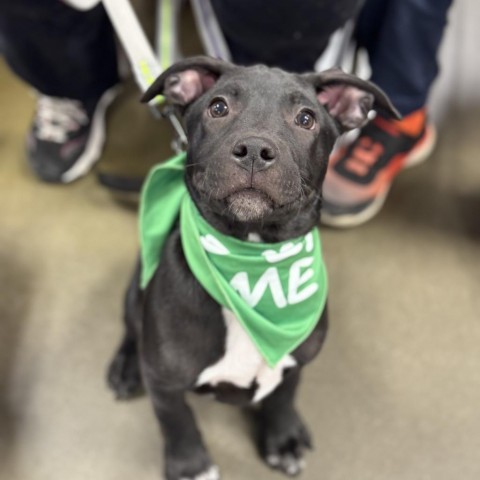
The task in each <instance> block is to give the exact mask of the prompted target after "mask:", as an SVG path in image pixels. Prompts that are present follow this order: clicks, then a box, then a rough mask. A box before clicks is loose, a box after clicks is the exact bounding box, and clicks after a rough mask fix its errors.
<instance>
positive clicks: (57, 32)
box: [0, 0, 118, 101]
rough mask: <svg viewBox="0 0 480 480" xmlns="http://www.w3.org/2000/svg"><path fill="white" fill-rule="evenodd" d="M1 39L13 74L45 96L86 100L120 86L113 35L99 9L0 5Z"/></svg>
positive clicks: (52, 1)
mask: <svg viewBox="0 0 480 480" xmlns="http://www.w3.org/2000/svg"><path fill="white" fill-rule="evenodd" d="M0 36H1V37H2V41H1V42H0V44H1V45H2V50H3V52H2V53H3V54H4V55H5V58H6V61H7V63H8V64H9V65H10V67H11V68H12V70H13V71H14V72H15V73H16V74H17V75H18V76H19V77H21V78H22V79H23V80H24V81H25V82H27V83H28V84H30V85H31V86H33V87H34V88H35V89H36V90H38V91H39V92H41V93H43V94H45V95H50V96H55V97H67V98H74V99H78V100H82V101H84V100H88V99H92V98H96V97H98V96H100V95H101V94H102V93H103V92H104V91H105V90H106V89H107V88H109V87H111V86H113V85H114V84H115V83H117V82H118V72H117V59H116V48H115V42H114V38H113V31H112V27H111V25H110V22H109V20H108V18H107V16H106V13H105V11H104V9H103V7H102V6H101V5H99V6H97V7H95V8H93V9H91V10H89V11H86V12H83V11H77V10H75V9H73V8H71V7H69V6H67V5H66V4H64V3H63V2H61V1H60V0H15V1H8V2H2V4H1V5H0Z"/></svg>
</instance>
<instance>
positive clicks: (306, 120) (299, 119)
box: [295, 110, 315, 130]
mask: <svg viewBox="0 0 480 480" xmlns="http://www.w3.org/2000/svg"><path fill="white" fill-rule="evenodd" d="M295 123H296V124H297V125H298V126H299V127H302V128H305V129H306V130H311V129H312V128H313V127H314V126H315V117H314V116H313V114H312V113H310V112H308V111H307V110H303V111H301V112H300V113H299V114H298V115H297V116H296V118H295Z"/></svg>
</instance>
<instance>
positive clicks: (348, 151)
mask: <svg viewBox="0 0 480 480" xmlns="http://www.w3.org/2000/svg"><path fill="white" fill-rule="evenodd" d="M435 140H436V131H435V128H434V126H433V125H432V124H429V123H427V119H426V113H425V109H420V110H416V111H415V112H413V113H411V114H410V115H407V116H406V117H404V118H403V119H402V120H391V119H386V118H384V117H381V116H379V115H377V117H375V119H374V120H373V121H372V122H371V123H369V124H368V125H366V126H365V127H363V128H362V129H361V130H360V133H359V135H358V137H357V138H356V139H355V140H354V141H353V142H352V143H350V144H349V145H347V146H346V147H343V148H340V149H339V150H338V151H337V152H335V153H334V154H332V156H331V158H330V161H329V166H328V172H327V176H326V178H325V183H324V186H323V208H322V217H321V219H322V223H323V224H325V225H329V226H333V227H345V228H346V227H354V226H357V225H361V224H362V223H365V222H367V221H368V220H370V219H371V218H372V217H374V216H375V215H376V214H377V213H378V212H379V211H380V209H381V208H382V206H383V204H384V202H385V199H386V198H387V194H388V191H389V190H390V187H391V184H392V182H393V179H394V178H395V176H396V175H397V174H398V173H399V172H400V171H401V170H402V169H404V168H407V167H410V166H413V165H417V164H419V163H420V162H422V161H424V160H426V159H427V157H428V156H429V155H430V153H431V152H432V150H433V148H434V146H435Z"/></svg>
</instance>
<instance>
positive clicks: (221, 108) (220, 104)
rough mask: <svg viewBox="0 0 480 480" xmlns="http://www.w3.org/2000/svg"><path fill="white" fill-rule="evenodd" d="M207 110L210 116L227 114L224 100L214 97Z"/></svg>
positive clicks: (216, 116)
mask: <svg viewBox="0 0 480 480" xmlns="http://www.w3.org/2000/svg"><path fill="white" fill-rule="evenodd" d="M208 111H209V112H210V115H211V116H212V117H215V118H218V117H224V116H225V115H227V114H228V105H227V104H226V103H225V101H224V100H220V99H216V100H214V101H213V102H212V104H211V105H210V107H209V109H208Z"/></svg>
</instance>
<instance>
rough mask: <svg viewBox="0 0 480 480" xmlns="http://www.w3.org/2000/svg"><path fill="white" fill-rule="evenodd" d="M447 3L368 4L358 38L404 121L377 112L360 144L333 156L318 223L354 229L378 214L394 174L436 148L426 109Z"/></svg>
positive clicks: (399, 0)
mask: <svg viewBox="0 0 480 480" xmlns="http://www.w3.org/2000/svg"><path fill="white" fill-rule="evenodd" d="M450 4H451V0H367V2H366V5H365V7H364V10H363V11H362V13H361V15H360V17H359V21H358V28H357V41H358V43H359V45H361V46H364V47H365V48H366V49H367V51H368V53H369V57H370V64H371V68H372V77H371V80H372V81H373V82H375V83H376V84H377V85H379V86H380V87H381V88H382V89H383V90H384V91H385V92H386V93H387V95H389V97H390V99H391V100H392V103H393V104H394V105H395V107H396V108H397V109H398V110H399V111H400V113H401V114H402V115H404V118H403V119H402V120H400V121H396V120H391V119H388V118H385V117H383V116H382V113H381V112H379V114H378V115H377V117H376V118H375V120H373V122H371V123H370V124H369V125H367V126H366V127H364V128H363V129H362V130H361V131H360V133H359V136H358V138H357V139H355V140H354V141H353V142H352V143H351V144H350V145H349V146H348V147H346V148H343V149H341V150H340V151H339V152H337V153H336V154H335V155H333V156H332V158H331V159H330V165H329V170H328V173H327V177H326V181H325V185H324V210H323V218H322V220H323V222H324V223H325V224H327V225H332V226H337V227H351V226H355V225H359V224H361V223H364V222H366V221H368V220H369V219H371V218H372V217H373V216H375V215H376V213H378V211H379V210H380V209H381V207H382V205H383V203H384V201H385V199H386V197H387V194H388V191H389V189H390V186H391V184H392V181H393V179H394V178H395V176H396V175H397V174H398V173H399V172H400V171H401V170H402V169H403V168H405V167H407V166H411V165H415V164H417V163H419V162H421V161H422V160H424V159H426V158H427V156H428V155H429V154H430V153H431V151H432V149H433V147H434V144H435V130H434V128H433V126H432V125H429V124H428V123H427V117H426V109H425V104H426V102H427V97H428V93H429V91H430V87H431V85H432V83H433V81H434V79H435V77H436V76H437V74H438V65H437V51H438V48H439V45H440V42H441V39H442V34H443V31H444V28H445V25H446V21H447V12H448V8H449V6H450Z"/></svg>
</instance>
